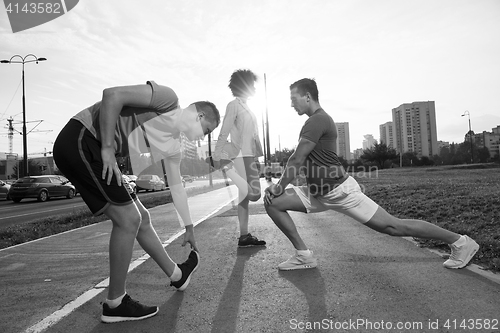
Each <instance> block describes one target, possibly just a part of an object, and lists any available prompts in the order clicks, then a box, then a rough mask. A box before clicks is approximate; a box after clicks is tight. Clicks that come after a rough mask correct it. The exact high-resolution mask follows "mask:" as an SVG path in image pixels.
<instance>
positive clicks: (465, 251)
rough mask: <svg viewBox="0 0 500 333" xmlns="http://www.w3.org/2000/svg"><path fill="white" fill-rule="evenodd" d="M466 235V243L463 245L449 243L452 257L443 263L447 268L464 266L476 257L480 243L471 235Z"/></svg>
mask: <svg viewBox="0 0 500 333" xmlns="http://www.w3.org/2000/svg"><path fill="white" fill-rule="evenodd" d="M462 237H465V244H464V245H462V246H456V245H453V244H449V245H448V246H449V247H450V249H451V254H450V258H449V259H448V260H446V261H445V262H444V263H443V266H444V267H446V268H463V267H465V266H467V264H468V263H469V261H470V260H471V259H472V257H474V255H475V254H476V252H477V250H479V245H478V244H477V243H476V242H475V241H474V240H473V239H472V238H470V237H469V236H465V235H464V236H462Z"/></svg>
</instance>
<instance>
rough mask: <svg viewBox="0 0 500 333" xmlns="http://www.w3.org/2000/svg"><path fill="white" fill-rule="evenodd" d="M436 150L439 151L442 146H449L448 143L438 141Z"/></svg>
mask: <svg viewBox="0 0 500 333" xmlns="http://www.w3.org/2000/svg"><path fill="white" fill-rule="evenodd" d="M437 144H438V152H441V149H443V148H450V143H449V142H448V141H438V142H437Z"/></svg>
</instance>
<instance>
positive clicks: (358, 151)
mask: <svg viewBox="0 0 500 333" xmlns="http://www.w3.org/2000/svg"><path fill="white" fill-rule="evenodd" d="M361 155H363V149H362V148H358V149H355V150H354V151H353V153H352V158H353V159H354V160H357V159H359V158H360V157H361Z"/></svg>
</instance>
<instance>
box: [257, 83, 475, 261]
mask: <svg viewBox="0 0 500 333" xmlns="http://www.w3.org/2000/svg"><path fill="white" fill-rule="evenodd" d="M290 98H291V102H292V107H293V108H294V109H295V111H297V113H298V114H299V115H300V116H301V115H303V114H306V115H307V116H308V117H309V119H307V121H306V122H305V124H304V126H303V127H302V130H301V131H300V138H299V144H298V146H297V148H296V150H295V152H294V153H293V154H292V156H290V158H289V160H288V163H287V165H286V168H285V170H284V172H283V175H282V177H281V179H280V180H279V181H278V183H277V184H273V185H271V186H270V187H268V188H267V189H266V195H265V197H264V203H265V206H266V211H267V213H268V214H269V216H270V217H271V219H272V220H273V221H274V223H275V224H276V225H277V226H278V227H279V228H280V229H281V230H282V231H283V233H284V234H285V235H286V236H287V237H288V239H289V240H290V241H291V242H292V244H293V246H294V247H295V249H296V253H295V254H294V255H293V256H292V257H291V258H290V259H288V260H287V261H285V262H283V263H281V264H279V265H278V268H279V269H280V270H295V269H305V268H314V267H316V266H317V261H316V258H315V257H314V256H313V254H312V251H310V250H309V248H308V247H307V245H306V244H305V242H304V241H303V240H302V238H301V237H300V235H299V233H298V232H297V229H296V227H295V224H294V222H293V220H292V218H291V217H290V215H289V214H288V211H290V210H291V211H298V212H303V213H316V212H321V211H325V210H334V211H337V212H340V213H343V214H345V215H347V216H350V217H352V218H353V219H355V220H357V221H358V222H360V223H363V224H364V225H366V226H367V227H370V228H372V229H374V230H376V231H378V232H382V233H385V234H388V235H391V236H413V237H418V238H426V239H435V240H440V241H443V242H445V243H447V244H449V246H450V248H451V255H450V258H449V259H448V260H446V261H445V262H444V264H443V265H444V266H445V267H446V268H462V267H465V266H466V265H467V264H468V263H469V261H470V260H471V259H472V257H473V256H474V254H475V253H476V252H477V250H478V249H479V245H478V244H477V243H476V242H475V241H474V240H472V239H471V238H469V237H468V236H465V235H459V234H456V233H454V232H451V231H448V230H445V229H442V228H440V227H438V226H436V225H434V224H431V223H429V222H425V221H421V220H411V219H400V218H397V217H395V216H392V215H391V214H389V213H387V212H386V211H385V210H384V209H383V208H382V207H380V206H379V205H377V204H376V203H375V202H373V200H371V199H370V198H368V197H367V196H366V195H365V194H364V193H363V192H362V191H361V188H360V187H359V185H358V183H357V182H356V180H355V179H354V178H353V177H351V176H349V175H348V174H347V173H346V172H345V170H344V168H343V167H342V164H341V163H340V161H339V159H338V157H337V154H336V143H337V129H336V127H335V123H334V121H333V119H332V118H331V117H330V116H329V115H328V114H327V113H326V112H325V111H324V110H323V109H322V108H321V105H320V104H319V98H318V87H317V85H316V82H315V81H314V80H311V79H302V80H299V81H297V82H295V83H293V84H292V85H291V86H290ZM301 169H302V170H304V172H305V176H306V179H307V185H306V186H297V187H293V188H286V187H287V185H288V184H289V183H290V182H291V181H292V180H293V179H294V178H295V177H296V176H297V175H298V174H299V172H300V170H301Z"/></svg>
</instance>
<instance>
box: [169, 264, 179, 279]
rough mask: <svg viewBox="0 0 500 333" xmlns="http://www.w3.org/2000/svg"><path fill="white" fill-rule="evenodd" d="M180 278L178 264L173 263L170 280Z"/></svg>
mask: <svg viewBox="0 0 500 333" xmlns="http://www.w3.org/2000/svg"><path fill="white" fill-rule="evenodd" d="M181 278H182V271H181V269H180V268H179V266H177V265H175V268H174V272H173V273H172V275H171V276H170V280H171V281H172V282H175V281H179V280H180V279H181Z"/></svg>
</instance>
